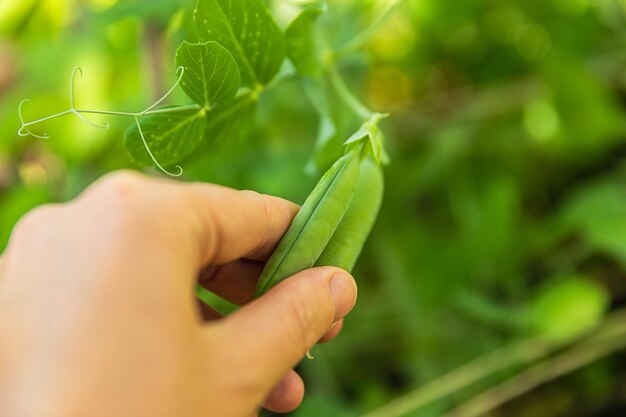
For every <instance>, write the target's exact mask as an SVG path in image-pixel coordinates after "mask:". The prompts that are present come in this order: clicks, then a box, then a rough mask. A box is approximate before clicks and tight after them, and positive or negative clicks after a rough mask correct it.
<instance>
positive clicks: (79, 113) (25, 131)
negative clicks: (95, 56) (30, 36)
mask: <svg viewBox="0 0 626 417" xmlns="http://www.w3.org/2000/svg"><path fill="white" fill-rule="evenodd" d="M176 75H177V79H176V82H175V83H174V85H173V86H172V87H171V88H170V89H169V90H168V91H167V92H166V93H165V94H164V95H163V97H161V98H160V99H159V100H157V101H156V102H155V103H154V104H152V105H151V106H150V107H148V108H147V109H145V110H144V111H142V112H139V113H131V112H119V111H107V110H90V109H79V108H77V107H76V97H75V92H76V88H75V85H76V79H77V78H78V77H82V76H83V70H82V69H81V68H79V67H75V68H74V69H73V70H72V75H71V78H70V97H69V98H70V108H69V110H65V111H62V112H60V113H56V114H53V115H50V116H46V117H43V118H41V119H37V120H34V121H31V122H26V121H24V104H26V103H29V104H31V103H32V100H30V99H25V100H22V101H21V102H20V104H19V106H18V116H19V119H20V123H21V126H20V128H19V129H18V131H17V134H18V136H20V137H29V136H32V137H34V138H37V139H49V138H50V136H49V135H48V134H47V133H44V134H36V133H34V132H33V131H32V130H31V129H30V127H31V126H35V125H38V124H40V123H43V122H46V121H48V120H53V119H57V118H59V117H63V116H67V115H70V114H73V115H74V116H76V117H77V118H78V119H79V120H80V121H82V122H83V123H85V124H87V125H89V126H91V127H93V128H95V129H100V130H107V129H109V128H110V127H111V125H110V124H109V123H106V122H104V123H101V124H98V123H95V122H92V121H91V120H89V119H87V118H86V117H85V114H99V115H107V116H120V117H131V118H132V119H133V120H134V122H135V124H136V125H137V129H138V130H139V136H140V137H141V141H142V142H143V146H144V147H145V148H146V152H148V155H149V156H150V159H152V162H154V165H155V166H156V167H157V168H158V169H159V170H161V171H162V172H163V173H164V174H166V175H169V176H171V177H180V176H181V175H183V168H182V167H181V166H178V165H177V166H176V170H177V171H178V172H176V173H173V172H170V171H168V170H166V169H165V168H164V167H163V166H162V165H161V164H160V163H159V161H158V160H157V159H156V157H155V156H154V154H153V153H152V151H151V150H150V147H149V146H148V142H147V140H146V138H145V136H144V133H143V129H142V128H141V121H140V119H141V118H142V117H144V116H148V115H151V114H161V113H169V112H176V111H184V110H189V109H196V108H198V109H199V106H197V105H190V106H181V107H176V108H171V109H161V110H158V109H157V107H159V106H160V105H161V104H162V103H163V102H164V101H165V100H167V99H168V98H169V96H170V95H172V93H173V92H174V90H176V88H178V86H179V85H180V83H181V81H182V79H183V76H184V75H185V68H184V67H178V68H177V69H176Z"/></svg>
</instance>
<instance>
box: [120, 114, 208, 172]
mask: <svg viewBox="0 0 626 417" xmlns="http://www.w3.org/2000/svg"><path fill="white" fill-rule="evenodd" d="M206 114H207V112H206V111H205V110H197V109H195V110H183V111H173V112H167V113H158V114H153V115H150V116H146V117H143V118H142V119H140V123H141V129H142V131H143V133H144V137H145V140H146V144H147V145H148V148H149V149H150V152H152V155H154V158H155V159H156V160H157V161H158V162H159V164H161V165H163V166H172V165H174V164H177V163H179V162H180V161H182V160H183V159H184V158H185V157H187V156H189V155H190V154H191V153H193V151H194V150H195V149H196V148H197V147H198V145H199V144H200V142H201V141H202V139H203V132H204V129H205V126H206ZM124 145H125V146H126V150H127V151H128V153H129V154H130V156H131V157H132V159H133V160H134V161H135V162H137V163H139V164H142V165H146V166H151V165H154V161H153V160H152V158H151V157H150V154H149V153H148V150H147V149H146V147H145V146H144V143H143V141H142V139H141V136H140V132H139V129H138V128H137V126H133V127H131V128H129V129H128V130H127V131H126V134H125V135H124Z"/></svg>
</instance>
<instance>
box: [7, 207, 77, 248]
mask: <svg viewBox="0 0 626 417" xmlns="http://www.w3.org/2000/svg"><path fill="white" fill-rule="evenodd" d="M64 209H65V208H64V206H63V205H61V204H45V205H42V206H39V207H37V208H34V209H32V210H30V211H29V212H27V213H26V214H25V215H24V216H22V218H21V219H20V220H19V222H18V223H17V224H16V225H15V227H14V228H13V232H12V233H11V238H12V241H13V242H14V243H15V242H17V241H23V240H25V239H29V238H32V237H34V236H37V235H38V234H39V233H41V231H42V229H45V228H46V227H48V226H50V225H53V224H57V223H58V218H59V216H60V214H61V212H62V211H63V210H64Z"/></svg>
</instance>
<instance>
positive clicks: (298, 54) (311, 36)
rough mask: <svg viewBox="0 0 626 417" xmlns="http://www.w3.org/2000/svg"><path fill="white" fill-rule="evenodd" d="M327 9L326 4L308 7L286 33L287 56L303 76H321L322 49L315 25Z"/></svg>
mask: <svg viewBox="0 0 626 417" xmlns="http://www.w3.org/2000/svg"><path fill="white" fill-rule="evenodd" d="M326 8H327V7H326V5H325V4H321V5H315V6H309V7H307V8H306V9H304V10H303V11H302V13H300V15H299V16H298V17H297V18H296V19H295V20H294V21H293V22H292V23H291V24H290V25H289V27H288V28H287V30H286V31H285V38H286V40H287V56H288V57H289V59H290V60H291V62H293V65H294V66H295V67H296V69H297V70H298V72H299V73H300V74H301V75H304V76H308V77H316V76H318V75H320V74H321V58H320V56H319V51H320V49H321V48H320V46H319V42H318V41H317V38H316V33H315V23H316V21H317V19H318V18H319V17H320V16H321V15H322V14H323V13H324V12H325V11H326Z"/></svg>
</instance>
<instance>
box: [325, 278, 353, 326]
mask: <svg viewBox="0 0 626 417" xmlns="http://www.w3.org/2000/svg"><path fill="white" fill-rule="evenodd" d="M329 288H330V295H331V297H332V298H333V303H334V304H335V321H337V320H341V319H342V318H344V317H345V316H347V315H348V313H350V311H352V309H353V308H354V304H356V296H357V287H356V283H355V282H354V278H352V277H351V276H350V275H348V274H345V273H343V274H342V273H340V274H336V275H334V276H333V277H332V278H331V280H330V284H329Z"/></svg>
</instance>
